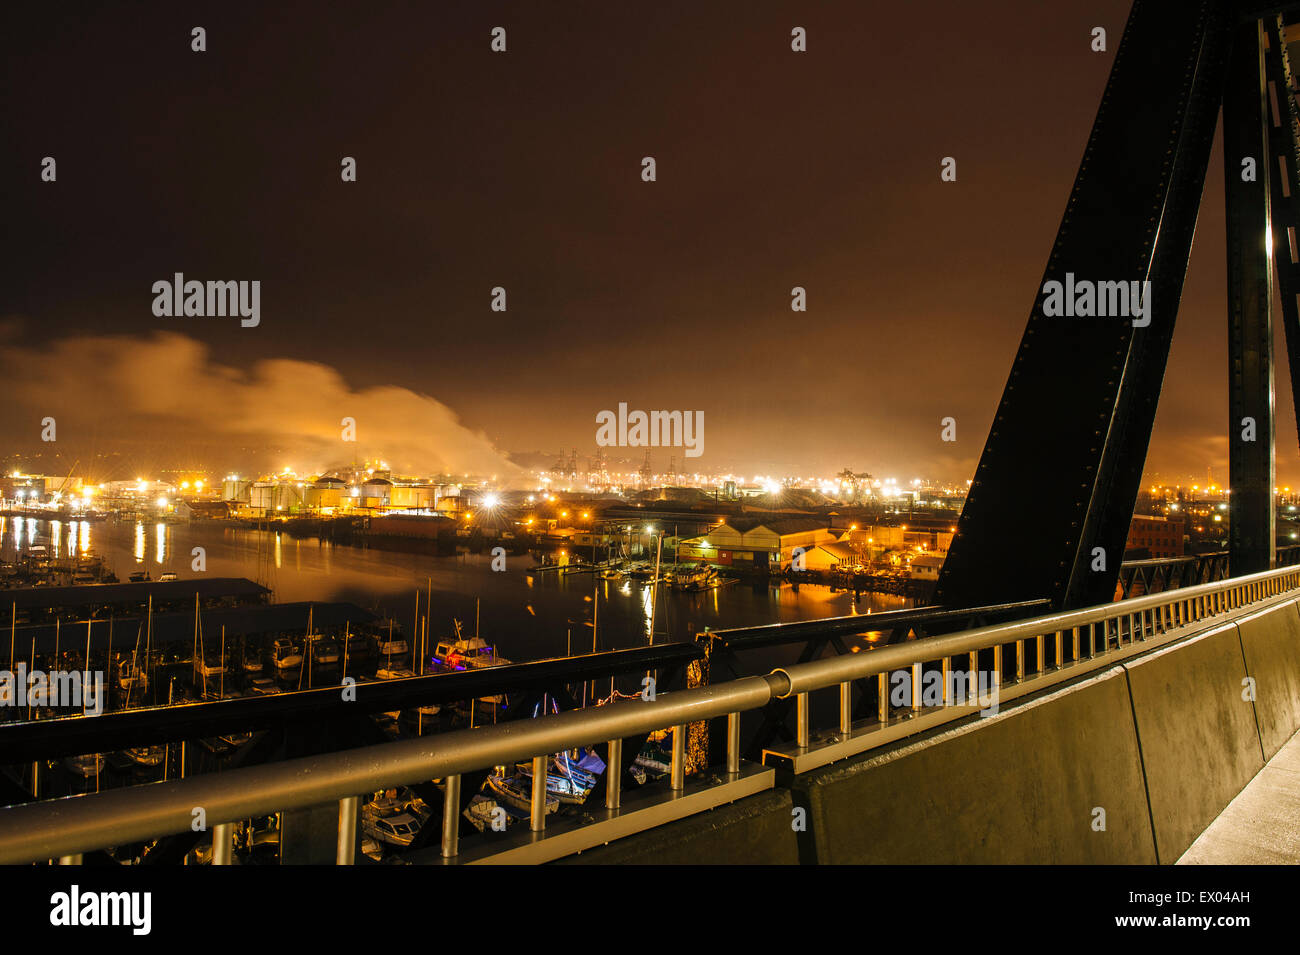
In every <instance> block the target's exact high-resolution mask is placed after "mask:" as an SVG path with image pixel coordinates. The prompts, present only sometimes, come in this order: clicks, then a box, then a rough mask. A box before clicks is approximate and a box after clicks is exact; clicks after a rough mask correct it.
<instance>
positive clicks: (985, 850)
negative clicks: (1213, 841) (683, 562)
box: [793, 667, 1156, 864]
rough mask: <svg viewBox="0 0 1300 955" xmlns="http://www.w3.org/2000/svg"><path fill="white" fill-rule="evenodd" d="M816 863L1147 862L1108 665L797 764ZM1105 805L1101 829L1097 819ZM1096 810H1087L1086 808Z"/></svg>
mask: <svg viewBox="0 0 1300 955" xmlns="http://www.w3.org/2000/svg"><path fill="white" fill-rule="evenodd" d="M793 786H794V797H795V805H796V806H803V807H806V808H807V809H808V815H809V837H810V841H811V844H812V845H811V851H806V852H805V856H804V858H805V861H816V862H819V863H857V864H900V863H902V864H906V863H945V864H954V863H1152V862H1154V861H1155V858H1156V856H1155V847H1154V842H1153V839H1152V832H1151V825H1150V818H1149V816H1148V813H1147V805H1146V794H1145V791H1144V789H1143V784H1142V764H1141V761H1140V759H1139V754H1138V743H1137V735H1136V733H1135V732H1134V727H1133V722H1132V710H1131V708H1130V705H1129V693H1128V686H1127V684H1126V682H1125V678H1124V671H1123V669H1122V668H1120V667H1115V668H1113V669H1110V670H1106V671H1103V672H1101V673H1099V674H1096V675H1094V676H1092V677H1090V678H1087V679H1084V680H1081V681H1079V682H1077V683H1073V684H1069V685H1068V686H1065V687H1063V688H1061V689H1059V690H1056V691H1055V692H1052V693H1050V694H1048V695H1045V696H1043V697H1040V698H1038V699H1035V700H1032V701H1029V702H1026V703H1023V704H1019V705H1017V706H1015V707H1013V708H1009V709H1005V710H1003V711H1002V712H1001V713H999V714H998V715H997V716H992V717H988V718H983V719H977V720H975V721H973V722H970V723H967V724H965V725H963V726H960V727H957V728H954V729H950V730H946V731H942V732H938V733H936V734H935V735H931V736H929V737H927V738H922V739H919V740H917V741H914V742H911V743H906V744H900V745H899V746H898V747H896V748H894V749H892V750H890V751H886V752H881V753H876V754H864V755H863V756H861V757H857V758H854V759H849V760H845V761H844V762H843V763H836V764H833V765H831V766H827V767H824V768H823V769H820V770H815V771H813V772H810V773H805V774H804V775H802V776H799V777H797V778H796V779H795V780H794V782H793ZM1097 809H1101V810H1104V812H1105V817H1104V822H1105V829H1104V831H1103V830H1099V829H1097V828H1094V825H1100V822H1099V820H1100V819H1101V817H1100V816H1099V815H1098V814H1097V813H1096V810H1097ZM1094 820H1098V822H1096V823H1095V822H1094Z"/></svg>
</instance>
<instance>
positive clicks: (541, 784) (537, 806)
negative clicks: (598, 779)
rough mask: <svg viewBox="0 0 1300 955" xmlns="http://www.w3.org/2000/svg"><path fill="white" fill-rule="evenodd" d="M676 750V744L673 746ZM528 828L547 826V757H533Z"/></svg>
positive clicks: (535, 830) (539, 828)
mask: <svg viewBox="0 0 1300 955" xmlns="http://www.w3.org/2000/svg"><path fill="white" fill-rule="evenodd" d="M673 751H674V753H675V752H676V744H675V743H674V747H673ZM528 808H529V809H530V810H531V811H530V813H529V817H530V818H529V820H528V828H530V829H532V830H533V832H541V831H542V830H543V829H545V828H546V757H545V756H534V757H533V793H532V799H531V800H530V801H529V804H528Z"/></svg>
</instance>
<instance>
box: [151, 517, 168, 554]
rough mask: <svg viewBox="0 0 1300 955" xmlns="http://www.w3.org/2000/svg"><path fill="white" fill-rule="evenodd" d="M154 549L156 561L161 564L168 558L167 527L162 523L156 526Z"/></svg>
mask: <svg viewBox="0 0 1300 955" xmlns="http://www.w3.org/2000/svg"><path fill="white" fill-rule="evenodd" d="M154 549H155V550H156V551H157V553H156V554H155V555H154V560H155V561H157V562H158V563H160V564H161V563H162V562H163V559H164V558H165V557H166V556H167V525H166V524H163V523H161V522H160V523H158V524H155V525H154Z"/></svg>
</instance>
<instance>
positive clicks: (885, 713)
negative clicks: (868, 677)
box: [876, 673, 889, 726]
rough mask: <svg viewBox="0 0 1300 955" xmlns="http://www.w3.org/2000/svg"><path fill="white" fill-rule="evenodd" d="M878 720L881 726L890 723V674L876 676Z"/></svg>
mask: <svg viewBox="0 0 1300 955" xmlns="http://www.w3.org/2000/svg"><path fill="white" fill-rule="evenodd" d="M876 719H878V720H879V721H880V725H881V726H885V725H887V724H888V723H889V674H888V673H877V674H876Z"/></svg>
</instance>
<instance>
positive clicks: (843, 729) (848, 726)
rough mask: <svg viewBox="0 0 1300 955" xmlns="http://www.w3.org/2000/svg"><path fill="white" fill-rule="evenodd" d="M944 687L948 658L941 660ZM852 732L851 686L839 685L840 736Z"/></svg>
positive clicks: (946, 677) (946, 683)
mask: <svg viewBox="0 0 1300 955" xmlns="http://www.w3.org/2000/svg"><path fill="white" fill-rule="evenodd" d="M943 671H944V672H943V675H944V681H943V683H944V686H945V687H946V686H947V685H948V658H947V657H944V659H943ZM852 732H853V684H852V683H848V682H845V683H841V684H840V734H841V735H842V736H845V737H847V736H848V735H849V734H850V733H852Z"/></svg>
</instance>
